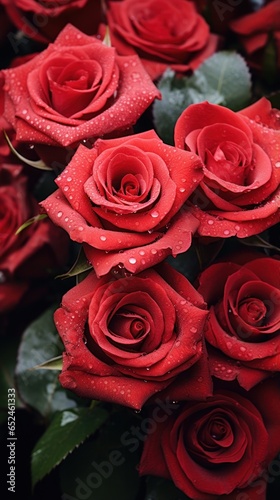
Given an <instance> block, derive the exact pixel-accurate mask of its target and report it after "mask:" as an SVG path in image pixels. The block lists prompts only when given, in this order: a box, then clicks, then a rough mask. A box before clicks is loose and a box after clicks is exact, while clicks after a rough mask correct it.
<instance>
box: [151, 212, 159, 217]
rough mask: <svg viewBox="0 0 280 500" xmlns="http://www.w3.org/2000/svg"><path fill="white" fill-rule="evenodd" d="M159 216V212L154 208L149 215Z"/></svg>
mask: <svg viewBox="0 0 280 500" xmlns="http://www.w3.org/2000/svg"><path fill="white" fill-rule="evenodd" d="M158 216H159V213H158V212H157V211H156V210H155V211H154V212H152V213H151V217H154V218H156V217H158Z"/></svg>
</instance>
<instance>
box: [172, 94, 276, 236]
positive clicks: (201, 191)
mask: <svg viewBox="0 0 280 500" xmlns="http://www.w3.org/2000/svg"><path fill="white" fill-rule="evenodd" d="M277 112H278V111H277V110H271V105H270V103H269V101H268V100H267V99H265V98H263V99H261V100H260V101H258V102H256V103H255V104H253V105H252V106H250V107H249V108H246V109H243V110H242V111H240V112H239V113H234V112H233V111H230V110H229V109H227V108H224V107H222V106H218V105H215V104H209V103H208V102H203V103H200V104H192V105H191V106H189V107H188V108H187V109H186V110H185V111H184V112H183V113H182V114H181V116H180V117H179V119H178V121H177V123H176V126H175V144H176V146H177V147H180V148H183V149H187V150H189V151H192V152H194V153H196V154H198V156H200V158H201V160H202V162H203V163H204V178H203V180H202V181H201V183H200V185H199V188H198V189H197V190H196V191H195V193H194V194H193V196H192V198H191V203H192V209H191V211H192V213H193V215H195V217H197V218H198V220H199V222H200V226H199V228H198V234H200V235H203V236H214V237H223V238H225V237H230V236H234V235H236V236H238V237H239V238H245V237H247V236H251V235H254V234H257V233H260V232H262V231H264V230H265V229H267V228H269V227H271V226H272V225H273V224H276V223H277V222H279V220H280V210H279V207H280V196H279V183H280V168H279V167H280V161H279V159H280V158H279V152H278V149H277V148H278V145H279V142H280V130H277V125H276V123H277Z"/></svg>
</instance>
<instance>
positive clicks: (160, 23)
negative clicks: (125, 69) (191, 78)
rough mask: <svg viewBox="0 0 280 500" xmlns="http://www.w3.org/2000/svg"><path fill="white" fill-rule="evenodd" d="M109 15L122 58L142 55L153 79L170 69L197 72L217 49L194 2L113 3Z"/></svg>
mask: <svg viewBox="0 0 280 500" xmlns="http://www.w3.org/2000/svg"><path fill="white" fill-rule="evenodd" d="M106 14H107V22H108V26H109V30H110V38H111V41H112V45H113V46H114V47H116V49H117V51H118V53H119V54H123V55H130V54H138V55H139V57H140V58H141V61H142V63H143V65H144V67H145V69H146V70H147V72H148V73H149V75H150V76H151V78H152V79H155V78H157V77H159V76H160V75H161V74H162V73H163V72H164V71H165V69H166V68H168V67H171V68H172V69H174V70H175V71H179V72H186V71H188V70H194V69H195V68H197V66H199V64H201V63H202V62H203V61H204V60H205V59H207V57H209V56H210V55H212V54H213V53H214V52H215V50H216V48H217V41H218V39H217V37H216V36H215V35H211V34H210V30H209V26H208V25H207V23H206V22H205V20H204V19H203V17H202V16H201V15H200V14H198V12H197V10H196V7H195V5H194V3H193V2H187V1H186V0H173V1H172V2H170V1H169V0H162V1H161V2H159V1H158V0H142V2H140V3H139V2H138V1H137V0H125V1H124V2H109V3H108V10H107V12H106Z"/></svg>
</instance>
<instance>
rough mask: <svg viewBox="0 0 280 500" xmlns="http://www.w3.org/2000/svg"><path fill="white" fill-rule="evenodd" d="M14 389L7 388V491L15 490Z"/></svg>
mask: <svg viewBox="0 0 280 500" xmlns="http://www.w3.org/2000/svg"><path fill="white" fill-rule="evenodd" d="M16 440H17V438H16V391H15V389H8V436H7V450H8V469H9V472H8V474H7V487H8V491H11V492H13V493H15V492H16Z"/></svg>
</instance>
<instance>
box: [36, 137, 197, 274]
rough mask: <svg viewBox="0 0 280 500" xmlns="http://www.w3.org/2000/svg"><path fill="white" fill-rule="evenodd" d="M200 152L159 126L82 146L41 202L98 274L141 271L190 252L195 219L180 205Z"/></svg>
mask: <svg viewBox="0 0 280 500" xmlns="http://www.w3.org/2000/svg"><path fill="white" fill-rule="evenodd" d="M202 175H203V174H202V167H201V162H200V160H199V158H198V157H197V156H196V155H193V154H191V153H189V152H186V151H181V150H179V149H176V148H174V147H171V146H167V145H166V144H164V143H163V142H162V141H161V140H160V139H159V137H158V136H157V134H156V133H155V132H154V131H152V130H151V131H148V132H143V133H141V134H136V135H133V136H128V137H122V138H119V139H110V140H101V139H100V140H98V141H96V143H95V146H94V148H93V149H88V148H85V147H84V146H80V147H79V149H78V151H77V152H76V154H75V155H74V156H73V158H72V160H71V162H70V164H69V165H68V166H67V167H66V169H65V170H64V171H63V172H62V174H61V175H60V176H59V177H58V178H57V179H56V183H57V185H58V186H59V189H58V191H56V192H54V193H53V194H51V195H50V196H49V197H48V198H47V199H46V200H44V201H43V202H42V203H41V204H42V206H43V207H44V209H45V210H46V212H47V213H48V215H49V216H50V217H51V219H52V220H53V221H54V222H55V223H56V224H58V225H59V226H61V227H63V228H64V229H65V230H66V231H67V232H68V233H69V235H70V238H71V239H72V240H74V241H77V242H79V243H83V244H84V248H85V252H86V255H87V257H88V259H89V260H90V262H91V263H92V265H93V267H94V269H95V271H96V273H97V275H98V276H101V275H104V274H106V273H108V272H109V271H110V269H112V268H113V267H115V266H118V265H121V266H124V267H125V268H126V269H127V270H128V271H130V272H139V271H141V270H143V269H146V268H147V267H151V266H152V265H154V264H156V263H158V262H160V261H162V260H164V258H165V257H167V256H168V255H169V254H170V253H172V255H173V256H175V255H177V254H178V253H182V252H184V251H186V250H187V249H188V248H189V247H190V245H191V239H192V233H194V232H195V230H196V228H197V226H198V221H197V219H195V218H194V217H193V216H192V215H190V214H189V211H188V209H187V208H186V209H185V208H183V204H184V202H185V201H186V199H187V198H188V196H189V195H190V193H191V192H192V191H193V190H194V188H195V186H196V185H197V183H198V182H199V181H200V180H201V178H202Z"/></svg>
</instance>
